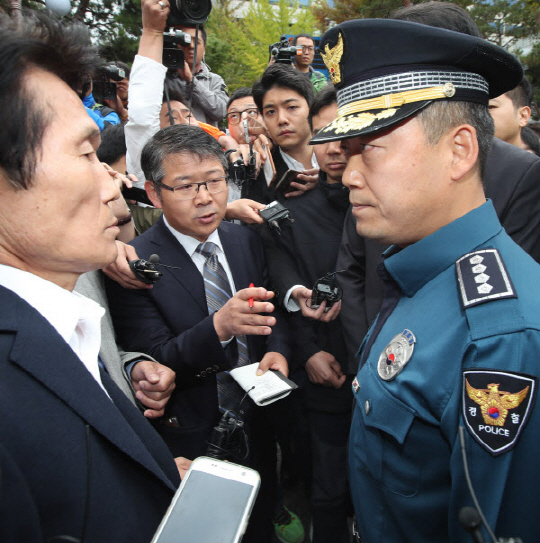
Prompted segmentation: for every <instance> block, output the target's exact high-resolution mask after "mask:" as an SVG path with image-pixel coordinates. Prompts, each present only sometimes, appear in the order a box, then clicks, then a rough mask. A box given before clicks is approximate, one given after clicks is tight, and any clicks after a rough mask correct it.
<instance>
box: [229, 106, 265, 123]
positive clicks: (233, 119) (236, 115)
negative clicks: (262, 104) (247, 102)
mask: <svg viewBox="0 0 540 543" xmlns="http://www.w3.org/2000/svg"><path fill="white" fill-rule="evenodd" d="M244 113H245V114H246V115H247V116H248V118H250V119H256V118H257V117H258V116H259V110H258V109H254V108H249V109H244V111H233V112H231V113H227V121H229V124H240V121H241V120H242V115H243V114H244Z"/></svg>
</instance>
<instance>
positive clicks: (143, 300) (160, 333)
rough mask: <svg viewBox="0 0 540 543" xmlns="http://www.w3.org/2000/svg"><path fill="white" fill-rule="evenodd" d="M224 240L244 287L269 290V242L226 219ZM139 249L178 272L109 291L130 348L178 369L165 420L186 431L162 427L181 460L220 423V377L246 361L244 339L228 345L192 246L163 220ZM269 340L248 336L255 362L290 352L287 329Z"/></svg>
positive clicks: (110, 286) (137, 243) (200, 449)
mask: <svg viewBox="0 0 540 543" xmlns="http://www.w3.org/2000/svg"><path fill="white" fill-rule="evenodd" d="M219 235H220V238H221V242H222V244H223V249H224V251H225V254H226V255H227V260H228V263H229V266H230V268H231V272H232V275H233V278H234V283H235V287H236V289H237V290H241V289H243V288H247V287H249V284H250V283H253V284H255V285H256V286H266V285H267V278H266V266H265V260H264V256H263V250H262V244H261V241H260V238H259V237H258V235H257V234H255V233H254V232H252V231H250V230H249V229H247V228H245V227H243V226H240V225H236V224H232V223H227V222H223V223H222V224H221V226H220V227H219ZM132 245H133V246H134V247H135V249H136V250H137V254H138V255H139V257H140V258H144V259H148V258H149V257H150V255H151V254H153V253H156V254H158V255H159V257H160V260H161V262H163V264H166V265H168V266H175V267H176V268H177V269H171V268H165V267H163V268H160V269H161V270H162V271H163V277H162V278H161V279H160V280H159V281H158V282H157V283H156V284H155V285H154V287H153V288H152V289H151V290H140V291H136V290H127V289H126V290H125V289H123V288H121V287H120V286H119V285H117V284H116V283H115V282H114V281H110V280H108V281H107V283H106V285H107V294H108V296H109V305H110V309H111V314H112V316H113V322H114V325H115V328H116V332H117V334H118V337H119V341H120V343H121V344H122V346H123V347H124V348H125V349H127V350H130V351H132V350H136V351H141V352H145V353H148V354H150V355H152V356H153V357H154V358H155V359H156V360H159V361H160V362H161V363H162V364H165V365H167V366H169V367H170V368H172V369H173V370H174V371H175V372H176V389H175V391H174V392H173V395H172V397H171V399H170V400H169V403H168V404H167V408H166V412H165V417H166V418H167V417H171V416H176V417H177V418H178V419H179V422H180V424H181V426H180V427H179V428H170V427H168V426H165V425H163V424H159V423H158V425H157V426H156V428H158V431H159V432H160V434H161V435H162V436H163V438H164V439H165V441H166V442H167V444H168V445H169V447H170V448H171V450H172V451H173V454H174V455H175V456H177V455H182V456H188V457H189V458H191V457H195V456H198V455H200V454H203V453H204V452H205V450H206V441H207V440H208V438H209V436H210V432H211V430H212V428H213V426H214V425H215V424H216V422H217V420H218V401H217V388H216V377H215V374H216V373H217V372H219V371H222V370H224V369H229V368H230V367H231V364H232V362H233V361H234V360H237V359H238V351H237V346H236V341H234V340H233V341H232V342H231V343H230V344H229V345H228V346H227V348H225V349H224V348H223V347H222V346H221V342H220V341H219V338H218V336H217V334H216V331H215V329H214V325H213V317H212V316H211V315H210V316H209V315H208V307H207V305H206V296H205V293H204V281H203V277H202V275H201V273H200V272H199V270H198V269H197V267H196V266H195V264H194V263H193V261H192V260H191V258H190V256H189V255H188V254H187V252H186V251H185V249H184V248H183V247H182V245H181V244H180V243H178V241H177V240H176V238H175V237H174V236H173V235H172V234H171V232H170V231H169V229H168V228H167V227H166V226H165V223H164V221H163V219H160V220H159V221H158V222H157V223H156V225H155V226H153V227H152V228H151V229H150V230H147V231H146V232H145V233H144V234H143V235H142V236H139V237H138V238H136V239H135V240H134V241H133V242H132ZM277 317H278V324H277V325H276V326H275V327H274V329H273V332H272V334H271V335H270V336H268V338H266V337H264V336H247V340H248V348H249V354H250V359H251V360H252V361H253V362H256V361H259V360H260V359H261V358H262V357H263V355H264V354H265V353H266V352H267V351H277V352H280V353H282V354H283V355H284V356H285V357H287V355H288V346H287V342H286V334H285V329H284V327H283V323H281V322H280V319H279V315H277Z"/></svg>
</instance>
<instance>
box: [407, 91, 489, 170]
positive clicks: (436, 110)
mask: <svg viewBox="0 0 540 543" xmlns="http://www.w3.org/2000/svg"><path fill="white" fill-rule="evenodd" d="M417 118H418V120H419V121H420V122H421V123H422V126H423V129H424V134H425V135H426V139H427V141H428V143H429V144H430V145H436V144H437V143H438V142H439V140H440V139H441V138H442V136H443V135H444V134H446V133H447V132H448V131H449V130H451V129H452V128H454V127H456V126H459V125H460V124H469V125H471V126H472V127H473V128H474V129H475V130H476V138H477V140H478V161H477V164H478V167H479V173H480V175H483V173H484V167H485V165H486V160H487V156H488V154H489V152H490V150H491V144H492V143H493V135H494V134H495V125H494V123H493V117H492V116H491V115H490V113H489V109H488V108H487V106H485V105H483V104H476V103H474V102H461V101H456V102H451V101H435V102H433V103H432V104H430V105H429V106H427V107H426V108H424V109H422V110H421V111H420V113H418V115H417Z"/></svg>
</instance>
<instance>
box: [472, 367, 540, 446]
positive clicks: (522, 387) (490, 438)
mask: <svg viewBox="0 0 540 543" xmlns="http://www.w3.org/2000/svg"><path fill="white" fill-rule="evenodd" d="M536 387H537V378H536V377H532V376H529V375H524V374H520V373H513V372H506V371H500V370H467V371H464V372H463V418H464V420H465V424H466V425H467V428H468V430H469V432H470V433H471V434H472V436H473V437H474V438H475V439H476V441H477V442H478V443H479V444H480V445H482V447H483V448H484V449H486V450H487V451H488V452H490V453H491V454H492V455H493V456H497V455H499V454H502V453H504V452H506V451H509V450H510V449H511V448H512V447H513V446H514V445H515V444H516V442H517V439H518V437H519V435H520V433H521V431H522V430H523V428H524V427H525V424H526V423H527V420H528V418H529V414H530V412H531V411H532V408H533V405H534V400H535V399H536Z"/></svg>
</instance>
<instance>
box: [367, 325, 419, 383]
mask: <svg viewBox="0 0 540 543" xmlns="http://www.w3.org/2000/svg"><path fill="white" fill-rule="evenodd" d="M415 343H416V338H415V337H414V334H413V333H412V332H411V331H410V330H407V329H405V330H403V332H402V333H401V334H398V335H397V336H395V337H393V338H392V341H391V342H390V343H389V344H388V345H387V346H386V347H385V348H384V351H383V352H382V353H381V355H380V356H379V362H378V364H377V371H378V373H379V377H380V378H381V379H384V380H385V381H391V380H392V379H394V377H395V376H396V375H398V373H401V370H403V368H404V367H405V365H406V364H407V362H408V361H409V360H410V359H411V356H412V354H413V351H414V344H415Z"/></svg>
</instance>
